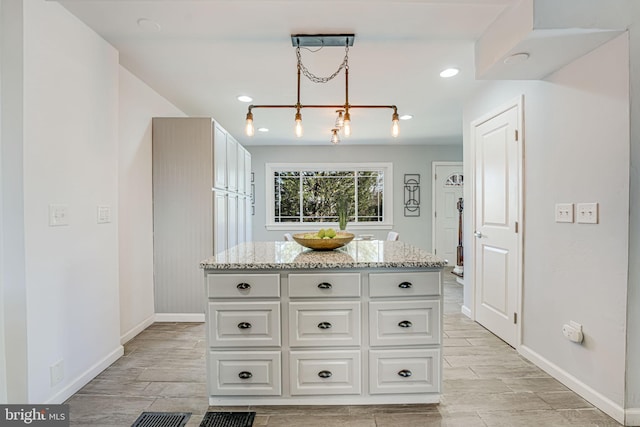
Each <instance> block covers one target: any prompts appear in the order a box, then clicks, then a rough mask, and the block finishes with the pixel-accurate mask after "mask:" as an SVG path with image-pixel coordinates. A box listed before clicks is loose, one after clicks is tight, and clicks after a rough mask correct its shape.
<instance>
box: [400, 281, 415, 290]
mask: <svg viewBox="0 0 640 427" xmlns="http://www.w3.org/2000/svg"><path fill="white" fill-rule="evenodd" d="M398 287H399V288H400V289H409V288H412V287H413V284H412V283H411V282H402V283H400V284H399V285H398Z"/></svg>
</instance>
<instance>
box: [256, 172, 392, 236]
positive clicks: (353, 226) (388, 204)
mask: <svg viewBox="0 0 640 427" xmlns="http://www.w3.org/2000/svg"><path fill="white" fill-rule="evenodd" d="M356 168H357V169H360V170H366V169H371V170H379V169H383V170H384V205H383V207H382V209H383V216H384V222H376V223H371V222H366V223H365V222H362V223H355V222H349V224H348V225H347V229H349V230H390V229H392V228H393V163H390V162H380V163H354V162H351V163H266V164H265V165H264V171H265V179H264V182H265V192H264V194H265V196H266V197H265V203H266V211H265V212H266V214H267V215H266V224H265V228H266V229H267V230H273V231H278V230H280V231H282V230H294V231H296V230H308V229H312V228H317V224H320V223H316V222H286V223H282V222H274V217H273V212H274V211H275V198H274V192H273V188H274V181H273V173H274V172H275V171H282V170H284V171H291V170H319V171H321V170H331V171H341V170H354V169H356ZM321 224H322V226H324V227H336V228H337V227H338V223H337V222H323V223H321Z"/></svg>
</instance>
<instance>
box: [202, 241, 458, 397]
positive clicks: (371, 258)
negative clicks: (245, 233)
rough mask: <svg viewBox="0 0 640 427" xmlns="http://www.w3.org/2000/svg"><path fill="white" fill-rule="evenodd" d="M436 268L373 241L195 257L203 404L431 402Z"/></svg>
mask: <svg viewBox="0 0 640 427" xmlns="http://www.w3.org/2000/svg"><path fill="white" fill-rule="evenodd" d="M445 265H446V261H445V260H442V259H440V258H437V257H435V256H433V255H431V254H429V253H427V252H425V251H424V250H422V249H419V248H417V247H415V246H412V245H409V244H407V243H405V242H402V241H379V240H368V241H367V240H359V241H352V242H351V243H349V244H348V245H346V246H344V247H342V248H340V249H337V250H333V251H312V250H309V249H306V248H304V247H302V246H300V245H299V244H298V243H295V242H248V243H243V244H240V245H238V246H235V247H233V248H231V249H229V250H226V251H224V252H221V253H219V254H217V255H216V256H214V257H211V258H209V259H206V260H204V261H202V263H201V264H200V267H201V268H202V269H203V270H204V278H205V288H206V289H205V292H206V296H207V301H206V308H205V313H206V322H207V354H206V359H207V375H208V381H207V383H208V394H209V402H210V404H212V405H284V404H286V405H291V404H309V405H314V404H323V405H327V404H383V403H384V404H389V403H399V404H400V403H436V402H439V399H440V392H441V389H442V386H441V384H442V352H441V346H442V269H443V267H444V266H445Z"/></svg>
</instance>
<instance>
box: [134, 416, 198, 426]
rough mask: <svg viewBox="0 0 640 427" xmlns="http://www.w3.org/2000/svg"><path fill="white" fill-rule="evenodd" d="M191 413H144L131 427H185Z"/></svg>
mask: <svg viewBox="0 0 640 427" xmlns="http://www.w3.org/2000/svg"><path fill="white" fill-rule="evenodd" d="M190 416H191V412H143V413H142V414H140V416H139V417H138V419H137V420H136V421H135V422H134V423H133V424H131V427H183V426H184V425H186V424H187V421H189V417H190Z"/></svg>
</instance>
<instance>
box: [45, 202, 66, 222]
mask: <svg viewBox="0 0 640 427" xmlns="http://www.w3.org/2000/svg"><path fill="white" fill-rule="evenodd" d="M59 225H69V206H67V205H57V204H56V205H53V204H52V205H49V226H50V227H57V226H59Z"/></svg>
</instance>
